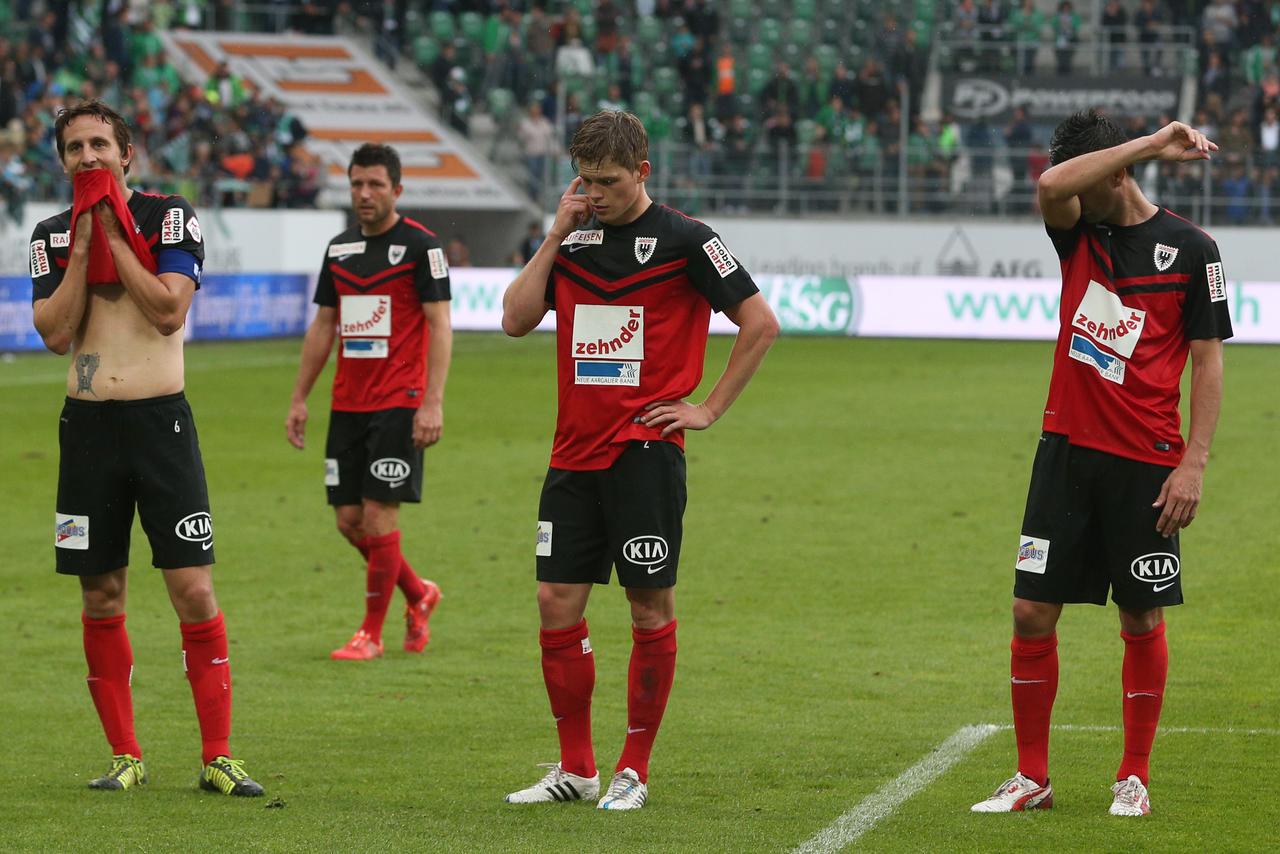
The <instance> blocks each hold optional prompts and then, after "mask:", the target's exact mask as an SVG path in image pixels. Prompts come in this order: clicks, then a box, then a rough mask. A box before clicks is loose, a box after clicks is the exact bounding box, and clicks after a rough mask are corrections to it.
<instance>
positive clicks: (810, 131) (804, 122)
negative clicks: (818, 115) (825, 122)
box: [796, 119, 818, 145]
mask: <svg viewBox="0 0 1280 854" xmlns="http://www.w3.org/2000/svg"><path fill="white" fill-rule="evenodd" d="M817 128H818V123H817V122H815V121H814V120H813V119H801V120H800V121H798V122H796V141H797V142H799V143H800V144H801V145H810V144H812V143H813V138H814V136H815V135H816V133H817Z"/></svg>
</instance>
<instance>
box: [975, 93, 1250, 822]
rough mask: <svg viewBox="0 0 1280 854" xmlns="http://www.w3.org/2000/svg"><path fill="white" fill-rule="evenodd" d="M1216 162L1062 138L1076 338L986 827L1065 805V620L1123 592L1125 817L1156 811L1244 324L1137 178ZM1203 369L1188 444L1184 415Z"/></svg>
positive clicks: (1064, 370)
mask: <svg viewBox="0 0 1280 854" xmlns="http://www.w3.org/2000/svg"><path fill="white" fill-rule="evenodd" d="M1217 148H1218V147H1217V146H1216V145H1215V144H1214V143H1212V142H1210V141H1209V140H1208V139H1207V138H1205V136H1204V135H1203V134H1202V133H1200V132H1199V131H1197V130H1195V129H1194V128H1191V127H1188V126H1187V125H1184V124H1182V123H1181V122H1172V123H1170V124H1168V125H1166V126H1165V127H1164V128H1162V129H1160V130H1159V131H1157V132H1155V133H1153V134H1151V135H1150V136H1144V137H1139V138H1137V139H1133V140H1129V139H1128V138H1127V137H1126V135H1125V134H1124V132H1123V131H1122V130H1121V129H1120V128H1119V127H1117V126H1116V124H1115V123H1114V122H1112V121H1111V120H1110V119H1107V118H1106V117H1104V116H1101V115H1099V114H1097V113H1096V112H1093V111H1088V112H1082V113H1077V114H1075V115H1073V116H1071V117H1070V118H1068V119H1067V120H1066V121H1064V122H1063V123H1062V124H1060V125H1059V126H1058V128H1057V130H1056V131H1055V132H1054V135H1053V140H1052V143H1051V149H1050V161H1051V163H1052V164H1053V165H1052V167H1051V168H1050V169H1049V170H1048V171H1047V172H1045V173H1044V175H1043V176H1042V177H1041V178H1040V183H1039V197H1040V209H1041V211H1042V213H1043V215H1044V221H1045V227H1046V229H1047V231H1048V233H1049V238H1050V239H1051V240H1052V241H1053V245H1054V248H1055V249H1056V250H1057V252H1058V257H1059V258H1060V259H1061V261H1062V301H1061V306H1062V307H1061V330H1060V332H1059V333H1058V344H1057V348H1056V350H1055V351H1054V359H1053V375H1052V378H1051V379H1050V381H1049V397H1048V403H1047V404H1046V405H1045V412H1044V432H1043V434H1042V435H1041V437H1040V443H1039V448H1038V449H1037V451H1036V457H1035V462H1034V463H1033V464H1032V469H1031V485H1030V488H1029V490H1028V495H1027V505H1026V512H1025V514H1024V516H1023V522H1022V535H1021V536H1020V537H1019V539H1018V546H1019V548H1018V555H1017V558H1016V561H1015V564H1014V570H1015V571H1014V578H1015V581H1014V589H1013V596H1014V599H1013V642H1012V657H1011V667H1010V682H1011V691H1012V695H1013V724H1014V732H1015V735H1016V740H1017V744H1018V772H1017V773H1016V774H1015V775H1014V776H1013V777H1011V778H1010V779H1008V780H1006V781H1005V782H1004V783H1002V784H1001V785H1000V787H999V788H997V789H996V791H995V793H994V794H992V796H991V797H990V798H987V799H986V800H984V801H982V802H980V803H977V804H974V805H973V811H974V812H1015V811H1020V810H1028V809H1045V808H1048V807H1051V806H1052V805H1053V787H1052V786H1051V785H1050V782H1049V718H1050V713H1051V711H1052V709H1053V701H1054V698H1055V696H1056V694H1057V688H1058V653H1057V646H1058V640H1057V634H1056V627H1057V622H1058V617H1059V616H1060V615H1061V613H1062V606H1063V604H1064V603H1067V602H1092V603H1094V604H1097V605H1105V604H1106V602H1107V590H1108V588H1109V589H1110V591H1111V599H1112V601H1114V602H1115V603H1116V605H1117V607H1118V610H1119V615H1120V637H1121V638H1122V639H1123V641H1124V663H1123V667H1122V670H1121V688H1122V700H1121V702H1122V709H1123V720H1124V755H1123V758H1122V759H1121V761H1120V767H1119V770H1118V771H1117V772H1116V782H1115V785H1114V786H1113V787H1112V803H1111V808H1110V812H1111V814H1112V815H1118V816H1142V815H1147V814H1148V813H1149V812H1150V811H1151V801H1150V797H1149V794H1148V791H1147V786H1148V784H1149V779H1148V768H1149V760H1150V754H1151V744H1152V741H1153V739H1154V738H1155V732H1156V725H1157V724H1158V723H1159V720H1160V707H1161V703H1162V702H1163V699H1164V688H1165V677H1166V674H1167V673H1168V669H1169V652H1168V646H1167V645H1166V642H1165V622H1164V608H1165V607H1167V606H1171V605H1179V604H1181V603H1182V601H1183V597H1182V573H1181V568H1182V566H1181V557H1180V554H1179V545H1178V532H1179V530H1181V529H1182V528H1185V527H1186V526H1188V525H1190V524H1191V522H1192V520H1193V519H1195V516H1196V512H1197V509H1198V508H1199V505H1200V489H1201V483H1202V480H1203V477H1204V469H1205V466H1206V464H1207V463H1208V460H1209V445H1210V443H1211V442H1212V440H1213V434H1214V430H1215V429H1216V427H1217V423H1218V411H1219V408H1220V406H1221V403H1222V342H1223V340H1224V339H1226V338H1230V337H1231V320H1230V318H1229V316H1228V314H1227V292H1226V279H1225V278H1224V275H1223V271H1222V259H1221V257H1220V256H1219V254H1218V247H1217V245H1216V244H1215V243H1214V242H1213V239H1212V238H1211V237H1209V235H1208V234H1206V233H1205V232H1203V231H1201V230H1200V229H1199V228H1197V227H1196V226H1195V225H1193V224H1192V223H1190V222H1188V221H1187V220H1185V219H1183V218H1182V217H1180V216H1178V215H1177V214H1175V213H1173V212H1172V211H1170V210H1167V209H1165V208H1162V207H1159V206H1157V205H1155V204H1153V203H1151V202H1150V201H1148V199H1147V198H1146V196H1145V195H1143V193H1142V190H1141V188H1140V187H1139V186H1138V183H1137V181H1135V180H1134V178H1133V166H1134V164H1136V163H1141V162H1143V161H1146V160H1168V161H1173V162H1183V161H1192V160H1207V159H1209V156H1210V152H1212V151H1216V150H1217ZM1188 354H1190V356H1191V421H1190V426H1189V430H1188V434H1187V441H1186V442H1185V443H1184V442H1183V439H1182V435H1181V432H1180V420H1179V414H1178V400H1179V393H1180V392H1179V382H1180V380H1181V378H1182V373H1183V369H1184V368H1185V366H1186V361H1187V356H1188Z"/></svg>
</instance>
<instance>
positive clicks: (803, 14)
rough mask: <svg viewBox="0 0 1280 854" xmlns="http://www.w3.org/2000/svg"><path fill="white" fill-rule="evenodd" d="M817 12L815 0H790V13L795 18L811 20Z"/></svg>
mask: <svg viewBox="0 0 1280 854" xmlns="http://www.w3.org/2000/svg"><path fill="white" fill-rule="evenodd" d="M817 12H818V4H817V2H815V0H791V15H792V17H793V18H794V19H795V20H799V21H812V20H813V19H814V18H815V17H816V16H817Z"/></svg>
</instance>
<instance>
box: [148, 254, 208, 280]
mask: <svg viewBox="0 0 1280 854" xmlns="http://www.w3.org/2000/svg"><path fill="white" fill-rule="evenodd" d="M202 268H203V265H202V264H201V263H200V259H199V258H197V257H196V256H195V255H192V254H191V253H190V252H188V251H187V250H185V249H161V250H160V254H159V255H158V256H156V275H157V276H158V275H160V274H161V273H181V274H182V275H184V276H186V277H187V278H188V279H191V281H193V282H195V283H196V284H197V285H198V284H200V274H201V272H202Z"/></svg>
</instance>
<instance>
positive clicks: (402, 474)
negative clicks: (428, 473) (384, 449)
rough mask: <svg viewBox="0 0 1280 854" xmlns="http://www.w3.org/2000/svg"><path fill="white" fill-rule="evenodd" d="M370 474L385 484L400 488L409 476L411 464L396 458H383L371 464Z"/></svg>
mask: <svg viewBox="0 0 1280 854" xmlns="http://www.w3.org/2000/svg"><path fill="white" fill-rule="evenodd" d="M369 473H370V474H372V475H373V476H374V477H376V478H377V479H378V480H381V481H383V482H384V483H389V484H391V485H392V486H399V485H400V484H402V483H404V481H405V478H407V477H408V476H409V464H408V463H406V462H405V461H404V460H398V459H396V458H395V457H383V458H382V459H380V460H374V461H373V462H372V463H370V464H369Z"/></svg>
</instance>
